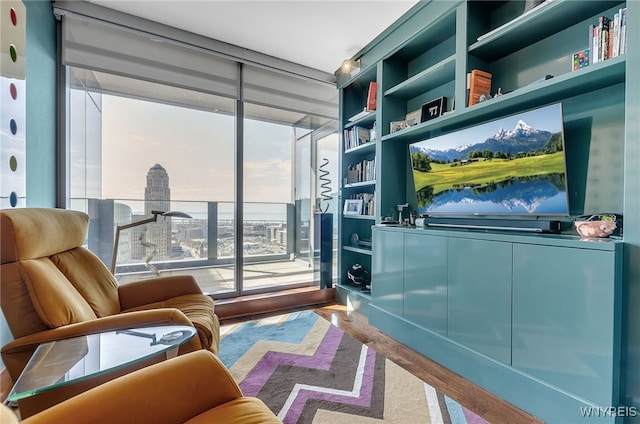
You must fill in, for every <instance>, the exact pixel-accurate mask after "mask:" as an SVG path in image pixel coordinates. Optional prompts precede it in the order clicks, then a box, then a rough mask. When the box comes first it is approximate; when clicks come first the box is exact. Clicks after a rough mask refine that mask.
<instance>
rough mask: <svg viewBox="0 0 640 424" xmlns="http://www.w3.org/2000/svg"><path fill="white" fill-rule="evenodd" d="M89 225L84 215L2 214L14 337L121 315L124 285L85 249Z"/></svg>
mask: <svg viewBox="0 0 640 424" xmlns="http://www.w3.org/2000/svg"><path fill="white" fill-rule="evenodd" d="M88 227H89V217H88V216H87V215H86V214H85V213H82V212H78V211H71V210H66V209H48V208H20V209H6V210H0V284H1V287H0V297H1V298H0V305H1V306H2V312H3V313H4V315H5V318H6V320H7V324H8V325H9V329H10V330H11V333H12V335H13V337H15V338H18V337H22V336H26V335H28V334H33V333H36V332H39V331H44V330H47V329H49V328H57V327H61V326H63V325H68V324H72V323H77V322H82V321H86V320H90V319H95V318H97V317H102V316H108V315H113V314H116V313H118V312H120V302H119V299H118V282H117V281H116V280H115V278H114V277H113V275H111V273H110V272H109V270H108V269H107V267H106V266H105V265H104V264H103V263H102V261H100V259H99V258H98V257H97V256H96V255H94V254H93V253H92V252H90V251H89V250H87V249H86V248H84V247H83V246H82V244H83V243H84V241H85V239H86V236H87V230H88Z"/></svg>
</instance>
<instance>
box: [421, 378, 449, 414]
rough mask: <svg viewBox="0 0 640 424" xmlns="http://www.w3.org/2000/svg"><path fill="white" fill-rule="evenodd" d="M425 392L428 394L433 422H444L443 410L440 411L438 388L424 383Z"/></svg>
mask: <svg viewBox="0 0 640 424" xmlns="http://www.w3.org/2000/svg"><path fill="white" fill-rule="evenodd" d="M424 393H425V394H426V395H427V405H428V407H429V416H430V417H431V424H443V423H444V420H443V419H442V412H441V411H440V403H439V402H438V395H437V394H436V389H434V388H433V387H432V386H429V385H428V384H427V383H425V384H424Z"/></svg>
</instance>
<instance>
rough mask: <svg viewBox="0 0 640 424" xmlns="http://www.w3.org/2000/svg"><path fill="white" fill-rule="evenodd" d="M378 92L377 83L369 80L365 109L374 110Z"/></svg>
mask: <svg viewBox="0 0 640 424" xmlns="http://www.w3.org/2000/svg"><path fill="white" fill-rule="evenodd" d="M377 92H378V83H377V82H375V81H371V82H369V91H368V92H367V107H366V109H365V110H366V111H368V112H372V111H374V110H376V98H377Z"/></svg>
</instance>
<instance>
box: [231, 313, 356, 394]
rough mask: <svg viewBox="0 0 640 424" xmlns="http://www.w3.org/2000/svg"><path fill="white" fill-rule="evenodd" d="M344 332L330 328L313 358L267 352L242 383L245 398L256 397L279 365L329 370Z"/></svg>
mask: <svg viewBox="0 0 640 424" xmlns="http://www.w3.org/2000/svg"><path fill="white" fill-rule="evenodd" d="M343 334H344V333H343V332H342V331H341V330H340V329H339V328H337V327H335V326H333V325H332V326H330V327H329V330H328V331H327V333H326V334H325V336H324V337H323V339H322V341H321V342H320V345H319V346H318V349H317V350H316V352H315V353H314V354H313V355H312V356H306V355H298V354H295V353H285V352H267V353H266V354H265V355H264V356H263V357H262V358H261V359H260V361H258V363H257V364H256V366H255V367H254V368H253V369H252V370H251V371H250V372H249V374H247V376H246V377H245V378H244V380H242V382H241V383H240V389H241V390H242V393H244V395H245V396H256V395H257V394H258V392H259V391H260V389H262V386H264V384H265V383H266V382H267V380H269V378H270V377H271V374H273V371H274V370H275V369H276V367H277V366H278V365H295V366H299V367H307V368H312V369H319V370H328V369H329V367H330V366H331V363H332V362H333V358H334V357H335V355H336V352H337V350H338V346H339V345H340V340H342V336H343Z"/></svg>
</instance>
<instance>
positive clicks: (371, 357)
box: [282, 349, 376, 424]
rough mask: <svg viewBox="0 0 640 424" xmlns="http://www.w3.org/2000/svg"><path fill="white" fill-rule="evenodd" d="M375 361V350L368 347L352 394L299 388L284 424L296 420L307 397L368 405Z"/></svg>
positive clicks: (320, 388)
mask: <svg viewBox="0 0 640 424" xmlns="http://www.w3.org/2000/svg"><path fill="white" fill-rule="evenodd" d="M375 363H376V352H375V351H374V350H373V349H368V350H367V356H366V360H365V366H364V370H363V377H362V385H361V386H360V392H359V393H354V395H352V396H349V395H344V394H339V393H335V390H332V389H330V388H323V387H318V388H317V390H310V389H301V390H300V392H299V393H298V396H297V397H296V399H295V400H294V401H293V403H292V405H291V408H289V411H288V412H287V415H286V416H285V417H284V419H283V420H282V421H283V422H284V424H289V423H296V422H298V418H299V417H300V415H301V414H302V410H303V408H304V406H305V404H306V403H307V401H308V400H309V399H318V400H325V401H329V402H335V403H342V404H348V405H357V406H370V405H371V394H372V391H373V376H374V371H375ZM356 378H357V375H356ZM354 389H355V387H354Z"/></svg>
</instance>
